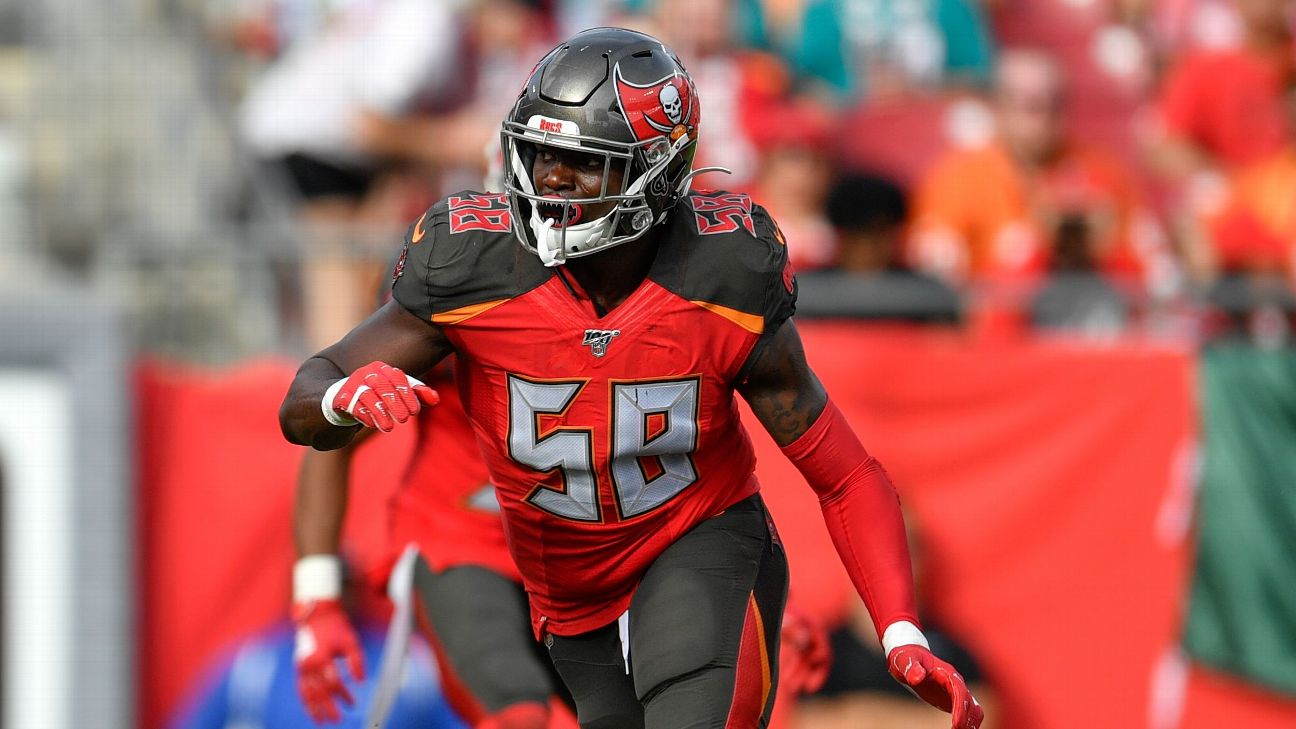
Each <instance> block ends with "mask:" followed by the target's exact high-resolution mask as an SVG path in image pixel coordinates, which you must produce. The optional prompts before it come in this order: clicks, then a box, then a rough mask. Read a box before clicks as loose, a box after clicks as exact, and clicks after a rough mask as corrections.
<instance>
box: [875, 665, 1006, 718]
mask: <svg viewBox="0 0 1296 729" xmlns="http://www.w3.org/2000/svg"><path fill="white" fill-rule="evenodd" d="M887 669H888V670H889V671H890V672H891V676H892V677H893V678H895V680H897V681H899V682H900V685H902V686H905V687H906V688H908V689H909V690H910V691H913V692H914V693H915V694H916V695H917V696H918V698H920V699H922V700H923V701H926V702H927V703H929V704H931V705H932V706H935V707H936V708H938V709H940V710H941V711H947V712H949V713H950V714H952V715H953V716H952V717H951V724H950V727H951V729H978V727H980V726H981V722H982V721H983V720H984V719H985V712H984V710H982V708H981V705H980V704H978V703H977V700H976V697H974V696H973V695H972V692H971V691H969V690H968V687H967V682H965V681H964V680H963V676H962V675H961V674H959V672H958V671H956V670H954V667H953V666H951V665H950V664H948V663H946V662H945V661H942V660H941V659H939V658H937V657H936V656H935V655H932V652H931V651H930V650H929V649H928V648H927V647H926V646H922V645H911V644H910V645H901V646H897V647H896V648H893V649H891V652H890V653H889V654H888V655H887Z"/></svg>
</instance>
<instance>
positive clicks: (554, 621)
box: [280, 28, 982, 729]
mask: <svg viewBox="0 0 1296 729" xmlns="http://www.w3.org/2000/svg"><path fill="white" fill-rule="evenodd" d="M700 118H701V111H700V104H699V100H698V98H697V92H696V89H695V87H694V86H693V84H692V82H691V80H690V77H689V75H688V73H687V71H685V70H684V68H683V66H682V65H681V64H680V62H679V60H678V58H677V57H676V56H675V55H674V53H672V52H671V51H670V50H669V49H668V48H666V46H664V45H663V44H662V43H661V42H660V41H658V40H657V39H655V38H652V37H650V36H645V35H643V34H639V33H634V32H631V31H626V30H622V29H617V28H597V29H593V30H589V31H585V32H583V33H580V34H577V35H576V36H574V37H572V38H571V39H569V40H568V41H566V42H564V43H563V44H561V45H559V46H558V47H557V48H555V49H554V50H552V51H551V52H550V53H549V54H548V55H546V56H545V57H544V58H543V59H542V60H541V61H540V63H539V64H538V65H537V67H536V69H535V70H534V71H533V72H532V74H531V76H530V77H529V78H528V79H527V82H526V84H525V85H524V87H523V89H522V91H521V92H520V94H519V96H518V100H517V103H516V104H515V106H514V108H513V111H512V113H511V114H510V115H509V117H508V118H507V119H506V121H505V123H504V126H503V134H502V142H503V148H504V160H505V189H506V191H507V193H506V194H505V195H489V194H481V193H475V192H464V193H460V194H456V195H451V196H449V197H448V198H447V199H446V200H444V201H443V202H440V203H438V204H437V205H435V206H433V207H432V208H431V209H430V210H429V211H428V212H427V213H425V214H424V215H423V216H421V217H420V218H419V219H418V220H417V221H415V223H414V224H413V225H412V226H411V227H410V230H409V234H408V237H407V240H406V249H405V253H404V254H403V255H402V258H401V261H400V263H398V265H397V268H396V272H395V283H394V286H393V299H394V300H393V302H392V303H389V304H387V305H386V306H384V307H383V308H382V309H380V310H379V311H378V312H377V313H375V314H374V315H373V316H371V317H370V318H369V319H368V320H366V321H365V322H363V323H362V324H360V325H359V326H358V327H356V328H355V329H353V330H352V331H351V333H349V334H348V335H347V336H346V337H344V338H343V339H342V340H341V341H340V342H338V343H336V344H334V345H332V346H330V347H328V348H326V349H324V350H323V351H321V352H320V353H319V354H318V355H316V356H315V357H312V358H310V359H309V360H307V361H306V362H305V363H304V364H303V365H302V368H301V369H300V370H299V371H298V374H297V377H296V378H295V379H294V381H293V384H292V386H291V387H290V389H289V392H288V393H287V395H286V397H285V400H284V403H283V405H282V406H281V409H280V424H281V427H282V429H283V432H284V435H285V437H287V438H288V439H289V440H290V441H291V442H294V443H298V444H303V445H310V446H312V447H315V448H317V449H325V450H327V449H333V448H338V447H340V446H342V445H344V444H346V443H347V442H348V441H349V440H350V439H351V438H352V437H353V436H354V435H355V432H356V430H357V429H358V428H359V427H360V426H361V425H365V426H368V427H376V428H378V429H380V430H390V429H392V428H394V427H396V426H397V425H398V424H400V423H403V422H406V421H408V420H409V419H410V417H412V416H413V415H416V414H417V413H418V412H419V411H420V410H421V409H422V408H423V407H424V406H426V405H429V404H434V403H435V401H436V399H437V396H436V395H435V392H434V391H433V390H431V388H429V387H427V386H426V385H425V384H423V383H422V382H419V381H418V380H415V379H413V378H410V377H408V376H407V375H406V374H404V371H410V372H425V371H427V370H428V369H430V368H431V367H433V366H434V365H435V364H436V363H437V362H438V361H440V360H441V359H443V358H444V357H446V356H448V355H449V354H451V353H455V354H456V355H457V357H456V381H457V383H458V387H459V390H460V394H461V396H462V397H463V398H464V402H465V409H466V410H467V412H468V415H469V418H470V420H471V422H472V426H473V430H474V432H475V434H476V437H477V442H478V446H479V447H480V448H481V450H482V455H483V457H484V459H485V461H486V465H487V468H488V470H489V472H490V474H491V480H492V482H493V483H494V484H495V487H496V494H497V497H498V499H499V502H500V506H501V509H502V511H503V517H504V528H505V535H506V540H507V543H508V546H509V551H510V553H511V554H512V556H513V559H514V561H515V562H516V563H517V565H518V569H519V572H520V573H521V575H522V579H523V584H524V586H525V588H526V591H527V595H528V597H529V601H530V607H531V619H532V627H533V632H534V634H535V635H536V637H537V638H539V639H540V640H541V641H542V642H543V643H544V645H545V646H546V647H547V648H548V650H549V656H550V659H551V660H552V661H553V663H554V666H555V667H556V668H557V670H558V673H559V675H560V676H561V677H562V679H563V682H564V683H565V684H566V686H567V688H568V689H569V690H570V692H571V694H572V697H573V699H574V700H575V702H576V707H577V713H578V719H579V721H580V724H581V726H582V727H584V728H585V729H598V728H601V727H608V728H611V727H616V728H617V729H624V728H627V727H631V728H632V727H645V728H647V729H666V728H667V727H672V728H675V727H681V726H707V727H716V728H717V729H718V728H720V727H726V726H733V727H750V726H762V725H764V724H765V723H766V721H767V720H768V716H769V712H770V709H771V707H772V705H773V701H774V696H775V691H776V688H777V675H778V674H777V670H776V669H777V666H778V648H779V642H780V640H779V631H778V630H775V629H774V626H776V625H779V623H780V622H781V616H782V612H783V607H784V602H785V600H786V594H787V562H786V557H785V555H784V552H783V548H782V544H781V542H780V540H779V538H778V534H777V531H776V530H775V529H774V527H773V519H772V518H771V516H770V515H769V513H768V511H767V510H766V509H765V506H764V502H763V501H762V499H761V497H760V493H759V490H760V486H759V483H758V482H757V481H756V478H755V475H754V468H755V457H754V452H753V449H752V445H751V442H750V440H749V439H748V437H747V434H746V432H745V431H744V430H743V428H742V426H741V424H740V422H739V417H738V409H737V402H736V400H735V397H734V395H735V394H741V395H742V396H743V397H744V399H746V400H747V402H748V403H749V404H750V405H751V407H752V410H753V412H754V413H755V414H756V417H757V419H758V420H759V421H760V422H761V423H762V425H763V426H764V427H765V428H766V429H767V430H768V431H769V432H770V434H771V435H772V437H773V438H774V439H775V441H776V442H777V443H778V444H779V445H780V446H782V447H783V449H784V452H785V453H786V455H787V456H788V457H789V459H791V460H792V461H793V463H795V464H796V465H797V466H798V468H799V469H800V470H801V473H802V474H803V475H804V476H805V477H806V480H807V481H808V482H809V484H810V486H811V487H812V488H813V489H814V490H815V492H816V493H817V494H818V495H819V498H820V503H821V506H822V509H823V512H824V518H825V521H826V523H827V525H828V528H829V531H830V533H831V535H832V536H833V540H834V544H835V545H836V547H837V550H838V553H839V555H840V556H841V558H842V560H843V563H844V564H845V566H846V567H847V570H848V571H849V573H850V574H851V576H852V579H853V581H854V583H855V585H856V588H857V590H858V591H859V593H860V595H861V597H863V598H864V600H865V603H866V604H867V605H868V608H869V612H870V614H871V615H872V616H873V619H874V621H875V627H876V630H877V633H878V635H879V636H881V642H882V644H883V647H884V653H885V656H886V661H887V664H888V666H889V669H890V672H891V674H892V675H893V676H894V677H895V678H896V679H897V680H899V681H901V682H903V683H904V684H905V685H907V686H909V687H910V688H911V689H912V690H913V691H914V692H915V693H916V694H917V695H918V696H919V697H921V698H922V699H923V700H925V701H927V702H928V703H930V704H932V705H934V706H937V707H939V708H941V709H943V710H945V711H949V712H951V713H952V719H951V726H953V727H956V729H974V728H975V727H977V726H979V725H980V723H981V720H982V710H981V708H980V706H979V705H977V703H976V701H975V699H974V698H973V697H972V695H971V693H970V692H969V691H968V690H967V686H966V684H965V683H964V681H963V679H962V677H961V676H959V674H958V672H957V671H956V670H955V669H954V667H953V666H951V665H949V664H948V663H946V662H945V661H942V660H940V659H939V658H937V657H936V656H935V655H933V654H932V653H931V651H930V649H929V648H928V646H927V642H926V639H925V638H924V636H923V634H922V630H921V627H920V623H919V620H918V617H917V615H916V610H915V608H914V598H913V583H912V575H911V573H910V564H909V555H908V551H907V547H906V544H905V535H904V522H903V517H902V516H901V513H900V508H899V503H898V499H897V498H896V493H895V489H894V487H893V486H892V485H891V483H890V480H889V479H888V477H887V476H886V472H885V471H884V470H883V469H882V468H881V466H880V464H879V463H878V462H877V461H876V459H874V458H873V457H872V456H870V455H869V454H868V453H867V452H866V451H865V450H864V448H863V446H862V445H861V444H860V443H859V441H858V439H857V438H856V437H855V436H854V434H853V433H852V431H851V429H850V426H849V425H848V424H847V423H846V420H845V418H844V416H843V415H842V414H841V412H840V411H839V410H838V409H837V408H836V407H835V406H834V405H833V404H832V402H831V401H830V400H829V398H828V395H827V393H826V392H825V391H824V390H823V387H822V385H821V384H820V383H819V381H818V379H817V378H816V377H815V376H814V373H813V371H811V369H810V368H809V366H808V365H807V364H806V362H805V355H804V352H803V350H802V347H801V343H800V338H799V336H798V335H797V332H796V327H795V326H794V325H793V324H792V323H791V321H790V317H791V315H792V313H793V309H794V308H795V299H796V282H795V278H794V276H793V275H792V272H791V270H790V269H789V268H788V266H787V250H786V246H785V244H784V241H783V238H782V234H781V233H780V232H779V231H778V228H777V226H776V225H775V224H774V222H773V220H772V219H770V217H769V216H768V215H767V214H766V213H765V211H764V210H763V209H762V208H760V207H759V206H757V205H753V204H752V203H751V200H750V198H748V197H747V196H745V195H741V194H734V193H727V192H723V191H712V192H696V193H690V192H689V183H690V181H691V180H692V178H693V176H694V172H693V171H692V169H691V167H692V159H693V154H694V151H695V149H696V140H697V134H698V126H699V122H700ZM519 242H521V244H522V245H521V246H519V245H518V243H519Z"/></svg>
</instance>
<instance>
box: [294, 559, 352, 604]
mask: <svg viewBox="0 0 1296 729" xmlns="http://www.w3.org/2000/svg"><path fill="white" fill-rule="evenodd" d="M341 596H342V560H341V559H339V558H338V556H337V555H336V554H309V555H307V556H305V557H302V558H301V559H299V560H297V564H295V565H293V602H295V603H300V602H311V601H312V600H336V599H338V598H339V597H341Z"/></svg>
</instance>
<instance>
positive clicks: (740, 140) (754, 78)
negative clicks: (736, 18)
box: [631, 0, 793, 192]
mask: <svg viewBox="0 0 1296 729" xmlns="http://www.w3.org/2000/svg"><path fill="white" fill-rule="evenodd" d="M736 3H737V0H651V2H648V3H645V7H644V10H645V12H646V16H644V17H642V18H640V19H637V20H634V21H633V22H632V23H631V27H634V28H643V29H645V30H647V31H649V32H651V33H653V34H655V35H658V36H660V37H661V39H662V40H663V41H665V42H666V43H667V44H668V45H669V46H670V47H671V48H672V49H674V50H675V51H676V53H678V54H679V57H680V60H682V61H683V62H684V67H685V68H687V69H688V70H689V74H690V75H691V76H692V77H693V82H694V83H695V84H697V88H698V93H699V94H700V95H701V96H702V97H703V98H704V99H706V102H705V103H706V114H707V145H706V146H705V147H702V148H700V149H699V150H698V157H697V162H696V164H695V166H696V167H709V166H721V167H725V168H727V169H728V170H729V171H730V173H731V174H729V175H727V176H719V175H713V176H710V177H703V178H702V179H700V180H699V181H698V186H700V187H723V188H725V189H727V190H735V191H741V192H747V191H750V189H751V188H752V185H754V184H755V182H756V178H757V176H758V175H759V174H760V168H761V164H762V159H761V143H762V135H765V134H768V133H769V132H770V126H771V125H775V124H777V123H778V121H777V120H778V118H779V117H780V115H781V110H782V109H783V107H784V106H785V105H786V104H788V103H790V101H791V94H792V91H793V87H792V75H791V72H790V71H789V70H788V68H787V66H786V65H785V64H784V63H783V62H782V60H780V59H779V58H778V57H777V56H775V55H773V54H771V53H766V52H762V51H758V50H755V49H752V48H748V47H745V46H743V45H742V44H741V41H740V39H739V37H738V35H737V30H736V28H735V25H734V23H732V22H730V18H731V17H732V16H733V14H734V12H735V4H736Z"/></svg>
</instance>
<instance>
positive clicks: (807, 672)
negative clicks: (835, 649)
mask: <svg viewBox="0 0 1296 729" xmlns="http://www.w3.org/2000/svg"><path fill="white" fill-rule="evenodd" d="M781 640H782V642H783V647H784V648H786V649H787V650H785V651H783V652H782V653H781V654H780V655H779V685H780V687H781V688H782V687H786V688H787V689H789V690H791V691H793V692H795V693H798V694H812V693H814V692H815V691H818V690H819V687H820V686H823V682H824V679H826V678H828V667H829V666H830V665H831V664H832V649H831V648H830V647H829V645H828V633H827V632H826V631H824V629H823V626H822V625H820V624H819V623H817V622H815V621H814V620H813V619H811V618H810V616H808V615H806V614H805V613H804V612H802V611H801V610H800V609H798V608H797V607H796V606H795V604H793V603H792V602H790V601H789V602H788V605H787V607H786V608H785V609H784V611H783V631H782V634H781Z"/></svg>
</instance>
